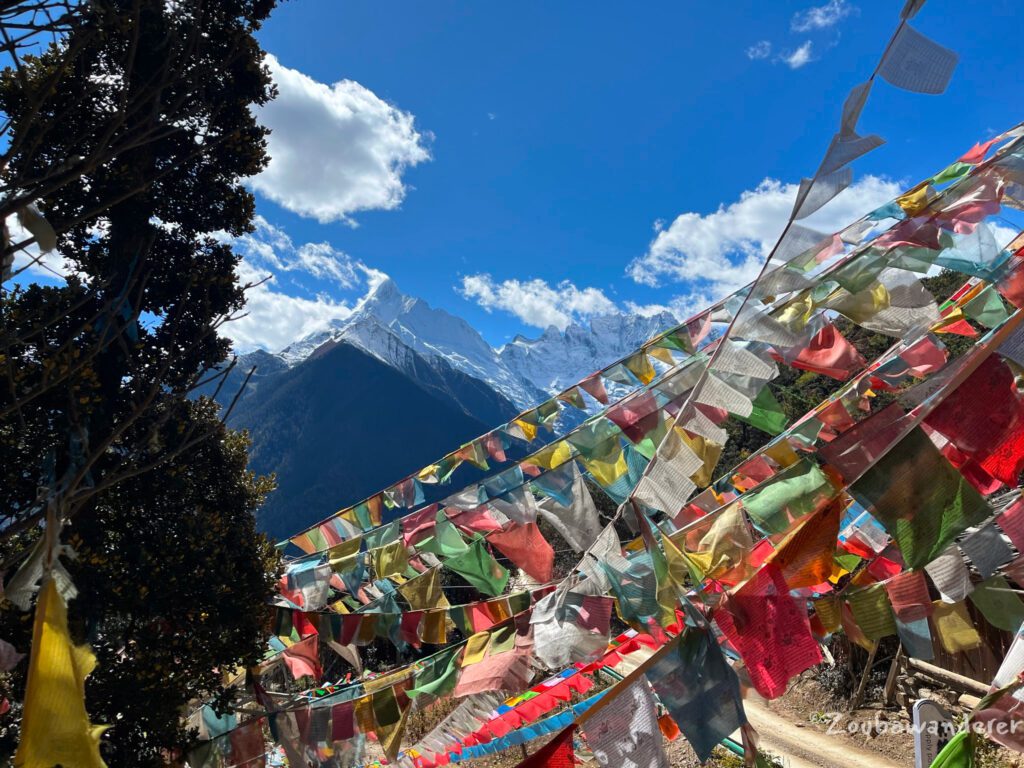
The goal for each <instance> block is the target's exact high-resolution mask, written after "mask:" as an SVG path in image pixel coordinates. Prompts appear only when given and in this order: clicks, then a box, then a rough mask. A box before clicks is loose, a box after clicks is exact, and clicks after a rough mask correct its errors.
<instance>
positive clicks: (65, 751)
mask: <svg viewBox="0 0 1024 768" xmlns="http://www.w3.org/2000/svg"><path fill="white" fill-rule="evenodd" d="M95 667H96V657H95V656H93V654H92V651H91V650H90V649H89V646H88V645H75V644H74V643H73V642H72V641H71V636H70V635H69V634H68V609H67V606H66V605H65V604H64V598H62V597H61V595H60V593H59V592H58V591H57V585H56V584H55V583H54V581H53V579H48V580H47V581H46V583H45V584H44V585H43V588H42V591H41V592H40V593H39V602H38V604H37V605H36V616H35V624H34V625H33V629H32V658H31V659H30V661H29V667H28V682H27V684H26V688H25V708H24V713H23V715H22V722H21V743H20V744H18V751H17V753H16V754H15V756H14V764H15V765H17V766H18V768H53V766H55V765H61V766H63V767H64V768H103V766H105V765H106V764H105V763H104V762H103V759H102V758H101V757H100V746H99V745H100V734H102V733H103V731H105V730H106V728H107V726H103V725H93V724H92V723H90V722H89V715H88V714H87V713H86V711H85V678H86V677H88V675H89V673H90V672H92V670H93V669H94V668H95Z"/></svg>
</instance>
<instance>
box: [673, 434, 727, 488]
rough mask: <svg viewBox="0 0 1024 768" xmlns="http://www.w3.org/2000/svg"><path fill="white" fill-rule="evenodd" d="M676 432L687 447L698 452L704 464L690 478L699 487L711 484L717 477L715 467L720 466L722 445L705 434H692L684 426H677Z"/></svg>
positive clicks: (698, 456)
mask: <svg viewBox="0 0 1024 768" xmlns="http://www.w3.org/2000/svg"><path fill="white" fill-rule="evenodd" d="M675 429H676V434H678V435H679V437H680V438H681V439H682V441H683V442H684V443H686V445H687V447H688V448H689V449H690V450H691V451H693V452H694V453H695V454H697V458H699V459H700V460H701V461H702V462H704V466H703V467H701V468H700V469H699V470H697V471H696V472H695V473H694V474H692V475H690V479H691V480H692V481H693V482H694V483H696V484H697V487H698V488H705V487H707V486H709V485H711V483H712V481H714V479H715V474H714V473H715V467H716V466H718V459H719V457H721V455H722V446H721V445H719V444H718V443H716V442H715V441H714V440H711V439H710V438H707V437H704V436H703V435H696V434H695V435H692V436H691V435H690V434H689V433H688V432H687V431H686V430H685V429H683V428H682V427H676V428H675Z"/></svg>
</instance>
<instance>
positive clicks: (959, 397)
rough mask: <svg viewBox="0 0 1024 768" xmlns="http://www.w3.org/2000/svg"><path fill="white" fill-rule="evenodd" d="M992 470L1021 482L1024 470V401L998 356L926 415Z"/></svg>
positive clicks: (1012, 481) (933, 425)
mask: <svg viewBox="0 0 1024 768" xmlns="http://www.w3.org/2000/svg"><path fill="white" fill-rule="evenodd" d="M925 424H927V425H928V426H929V427H930V428H932V429H934V430H936V431H937V432H940V433H942V434H943V435H945V436H946V437H947V438H949V440H950V441H951V442H952V443H953V444H954V445H956V447H957V448H958V449H959V450H960V451H962V452H963V453H966V454H968V455H969V456H970V457H971V458H973V459H974V460H975V461H977V462H978V464H979V465H980V466H981V468H982V469H984V470H985V472H987V473H988V474H989V475H991V476H992V477H994V478H996V479H997V480H1001V481H1002V482H1004V483H1006V484H1007V485H1009V486H1016V485H1017V479H1018V477H1019V476H1020V473H1021V470H1024V429H1022V427H1024V401H1022V400H1021V398H1020V397H1019V396H1018V394H1017V390H1016V388H1015V386H1014V376H1013V372H1012V371H1010V368H1009V367H1008V366H1007V365H1006V363H1004V362H1003V361H1002V359H1001V358H1000V357H999V356H998V355H990V356H989V357H988V358H986V359H985V361H984V362H983V363H982V364H981V365H980V366H978V368H977V370H975V371H974V373H972V374H971V375H970V377H969V378H968V379H967V381H965V382H964V383H963V385H961V386H960V387H957V389H956V390H955V391H953V392H951V393H950V394H949V395H948V396H947V397H946V399H945V400H944V401H943V402H942V403H941V404H940V405H939V406H938V407H937V408H936V409H935V410H934V411H932V413H931V414H930V415H929V416H928V418H927V419H925Z"/></svg>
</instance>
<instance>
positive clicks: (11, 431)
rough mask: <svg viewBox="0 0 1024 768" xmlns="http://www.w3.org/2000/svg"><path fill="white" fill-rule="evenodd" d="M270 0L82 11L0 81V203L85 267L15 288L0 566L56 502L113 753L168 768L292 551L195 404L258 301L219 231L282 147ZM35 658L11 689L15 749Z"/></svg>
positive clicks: (235, 216) (236, 222)
mask: <svg viewBox="0 0 1024 768" xmlns="http://www.w3.org/2000/svg"><path fill="white" fill-rule="evenodd" d="M274 5H275V0H218V1H217V2H212V3H211V2H201V1H200V0H177V2H173V3H171V2H165V1H164V0H133V1H129V0H92V1H90V2H82V3H79V4H77V5H74V6H73V7H74V9H75V11H74V14H73V19H72V21H71V22H70V23H69V25H68V30H69V31H68V33H67V36H66V38H65V39H64V40H62V41H61V43H60V44H59V45H54V46H52V47H50V48H46V49H43V51H42V53H41V55H39V56H37V57H31V58H27V59H24V60H23V61H22V62H21V64H22V66H20V67H18V68H17V69H15V68H13V67H12V68H9V69H7V70H5V71H4V72H3V73H0V112H2V113H3V114H4V115H5V116H6V117H7V118H9V120H10V128H9V131H8V133H7V134H6V139H7V140H8V142H9V143H8V144H7V147H6V150H5V154H4V156H3V161H4V162H3V164H2V168H3V170H2V171H0V185H2V188H3V189H4V190H6V192H7V193H9V194H5V195H4V196H3V203H2V204H0V216H7V215H9V214H10V213H11V212H12V211H15V210H17V209H18V207H19V206H20V205H23V204H24V203H25V202H29V201H33V200H39V205H40V208H41V209H42V211H43V213H44V215H45V216H46V218H47V220H48V221H49V222H50V223H51V224H52V225H53V227H54V229H55V230H56V232H57V235H58V240H57V242H58V250H59V253H60V255H61V256H62V257H64V258H65V259H66V260H67V262H68V264H69V265H70V266H71V268H72V270H73V271H74V272H75V274H73V276H72V277H70V278H69V279H68V281H67V284H66V285H61V286H60V287H42V286H39V285H31V286H28V287H24V288H21V289H17V290H13V291H6V290H5V291H4V292H3V293H2V294H0V317H2V323H0V372H2V375H3V376H4V377H5V381H4V386H2V387H0V467H2V468H3V470H2V471H3V475H2V478H0V526H2V527H0V556H2V557H3V559H4V561H5V562H6V563H8V564H9V563H11V562H16V559H15V558H16V556H17V555H19V554H20V553H22V552H24V548H25V545H26V544H27V543H28V542H29V541H30V540H31V539H32V538H33V537H34V536H36V535H38V527H37V525H38V523H39V522H40V521H41V519H42V514H41V512H40V509H41V508H40V506H39V505H37V503H36V502H37V499H39V498H51V499H55V503H54V506H55V507H56V508H57V509H58V510H59V514H60V515H61V516H62V517H64V518H65V519H67V520H68V523H67V525H66V526H65V529H64V540H65V542H67V543H70V544H71V545H72V546H73V547H74V548H75V549H76V550H77V552H78V553H79V559H78V561H77V562H74V563H71V564H69V568H70V569H71V571H72V574H73V576H74V579H75V582H76V583H77V585H78V587H79V589H80V591H81V594H80V596H79V597H78V598H77V599H76V600H74V601H72V603H71V605H70V615H71V619H72V623H73V626H72V630H73V633H74V634H75V635H76V636H77V637H78V639H81V640H85V639H88V640H89V641H90V642H91V643H92V644H93V645H94V647H95V650H96V653H97V656H98V658H99V666H98V668H97V670H96V671H95V672H94V673H93V675H92V676H91V677H90V679H89V681H88V684H87V690H86V700H87V707H88V709H89V712H90V715H91V716H92V718H93V720H95V721H96V722H99V723H106V724H109V725H111V726H113V727H112V728H111V730H110V731H109V732H108V734H107V735H106V736H105V737H104V743H105V744H106V746H105V747H104V757H105V759H106V760H107V762H108V764H109V765H111V766H140V765H141V766H146V765H161V764H163V763H164V757H166V756H167V755H164V756H163V757H162V756H161V751H162V750H174V749H177V748H180V747H182V746H183V743H184V740H185V734H184V733H183V731H182V730H181V727H180V721H179V715H180V714H181V713H182V712H183V711H184V709H185V708H186V706H187V705H188V703H189V701H190V700H191V699H193V698H195V697H205V696H208V695H211V694H216V693H217V692H218V690H219V687H220V678H219V675H218V673H217V670H220V671H222V672H223V671H227V670H231V669H233V668H234V667H235V666H236V665H238V664H240V663H252V662H254V661H255V660H257V659H258V658H259V655H260V654H261V652H262V650H263V642H264V637H265V635H264V631H263V630H264V625H265V623H266V620H267V613H266V608H265V604H266V600H267V599H268V597H269V595H270V594H271V592H272V583H273V580H274V574H275V573H276V569H277V558H276V556H275V554H274V553H273V552H272V550H271V549H270V548H269V546H268V544H267V542H266V541H265V540H264V539H263V538H262V537H261V536H259V535H258V534H257V533H256V531H255V526H254V522H253V512H254V510H255V509H256V507H257V506H258V505H259V503H260V501H261V499H262V497H263V496H264V494H265V493H267V492H268V490H269V489H270V485H269V484H268V482H267V481H266V480H265V479H259V478H256V477H255V476H254V475H253V474H252V473H250V472H248V471H247V469H246V442H245V439H244V438H243V437H242V436H240V435H238V434H234V433H230V432H228V431H226V430H225V429H224V427H223V425H222V424H221V423H220V421H219V420H218V417H217V411H216V407H215V406H214V405H213V404H212V403H210V402H208V401H190V400H189V399H188V396H189V394H190V393H191V391H192V390H193V388H194V387H195V385H196V383H197V381H198V380H199V379H200V378H201V377H202V376H203V375H204V374H203V371H204V370H206V369H209V368H211V367H214V366H218V365H220V364H222V363H223V362H224V360H225V359H226V357H227V356H228V353H229V350H230V342H229V341H228V340H227V339H226V338H224V337H222V336H220V335H219V334H218V332H217V329H218V327H219V326H220V324H221V323H222V322H223V320H224V319H225V318H226V317H227V316H229V315H231V314H232V313H234V312H237V311H238V310H240V309H241V308H242V307H243V305H244V298H245V296H244V288H243V286H240V285H239V281H238V276H237V274H236V265H237V264H238V260H239V257H238V256H237V255H236V254H235V253H234V252H233V251H232V250H231V248H230V246H229V245H227V244H225V243H224V242H223V241H222V240H220V239H217V238H214V237H211V236H210V235H209V233H210V232H214V231H218V230H223V231H225V232H228V233H230V234H235V235H237V234H241V233H243V232H246V231H249V230H251V228H252V218H253V211H254V200H253V197H252V195H251V194H250V193H249V192H248V191H247V190H246V189H245V187H244V186H243V185H242V180H243V179H244V177H246V176H250V175H252V174H254V173H257V172H259V171H260V170H261V169H262V168H263V166H264V164H265V163H266V159H267V158H266V154H265V141H264V130H263V129H262V128H261V127H260V126H259V125H257V123H256V121H255V119H254V117H253V114H252V109H251V108H252V107H253V105H258V104H262V103H264V102H265V101H266V100H267V99H269V98H270V97H271V96H272V88H271V85H270V81H269V76H268V73H267V71H266V70H265V68H264V67H263V64H262V58H263V54H262V52H261V51H260V49H259V46H258V44H257V42H256V40H255V38H254V33H255V31H256V30H257V29H258V27H259V25H260V23H261V22H262V21H263V20H264V19H265V18H266V16H267V14H268V13H269V12H270V10H271V9H272V8H273V7H274ZM5 287H6V286H5ZM4 568H5V569H8V570H7V578H10V576H11V575H12V574H13V572H14V569H12V568H10V566H9V565H5V566H4ZM30 620H31V615H30V614H20V613H19V612H17V611H15V610H13V609H12V608H11V606H9V605H6V606H4V610H3V611H0V623H2V625H3V629H2V631H0V636H2V637H4V638H5V639H8V640H9V641H10V642H12V643H14V644H15V646H16V647H18V648H19V650H27V643H28V632H29V629H30V627H29V624H30ZM24 667H25V663H24V662H23V663H22V665H20V666H19V667H18V668H16V670H15V671H14V673H13V674H12V675H9V676H7V678H6V679H4V680H2V682H3V684H4V685H5V690H6V693H7V695H8V696H9V698H10V699H11V700H12V709H11V712H10V713H9V714H7V715H5V716H2V717H0V733H2V738H3V739H4V741H3V743H2V747H3V751H4V752H5V753H9V751H10V750H11V749H12V748H13V747H14V744H15V742H16V737H17V728H18V714H19V712H20V705H19V703H18V699H19V697H20V696H21V695H22V691H21V685H22V683H21V680H20V676H22V675H23V674H24Z"/></svg>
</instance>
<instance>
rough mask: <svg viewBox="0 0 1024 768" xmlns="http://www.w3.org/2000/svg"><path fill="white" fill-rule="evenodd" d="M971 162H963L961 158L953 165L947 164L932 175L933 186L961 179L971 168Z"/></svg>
mask: <svg viewBox="0 0 1024 768" xmlns="http://www.w3.org/2000/svg"><path fill="white" fill-rule="evenodd" d="M973 167H974V166H972V165H971V164H970V163H961V162H960V161H959V160H958V161H957V162H955V163H953V164H952V165H949V166H946V167H945V168H943V169H942V170H941V171H939V172H938V173H937V174H936V175H935V176H932V178H931V183H932V186H938V185H939V184H945V183H946V182H947V181H953V180H954V179H959V178H960V177H961V176H963V175H964V174H966V173H967V172H968V171H969V170H971V168H973Z"/></svg>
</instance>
